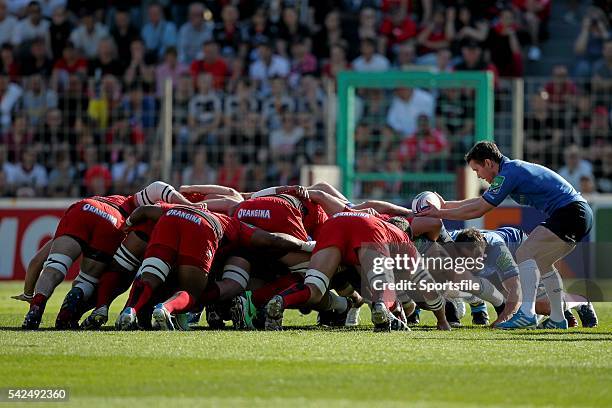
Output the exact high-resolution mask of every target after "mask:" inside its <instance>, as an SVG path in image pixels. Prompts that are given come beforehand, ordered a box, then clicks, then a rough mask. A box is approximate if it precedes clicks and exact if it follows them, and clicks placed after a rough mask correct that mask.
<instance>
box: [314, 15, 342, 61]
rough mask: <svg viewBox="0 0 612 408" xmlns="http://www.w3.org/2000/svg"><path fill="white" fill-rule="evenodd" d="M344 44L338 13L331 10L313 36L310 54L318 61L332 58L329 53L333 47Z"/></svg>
mask: <svg viewBox="0 0 612 408" xmlns="http://www.w3.org/2000/svg"><path fill="white" fill-rule="evenodd" d="M344 42H346V41H345V40H344V33H343V31H342V26H341V23H340V13H339V12H338V11H337V10H333V11H331V12H330V13H328V14H327V15H326V16H325V22H324V25H323V27H322V28H321V29H320V30H319V32H317V34H316V35H315V36H314V38H313V42H312V52H313V54H314V55H315V56H316V57H317V58H318V59H319V60H324V59H327V58H333V56H332V55H331V53H332V50H333V48H334V46H336V45H338V44H341V43H344ZM344 51H345V52H346V50H344ZM345 58H346V57H345Z"/></svg>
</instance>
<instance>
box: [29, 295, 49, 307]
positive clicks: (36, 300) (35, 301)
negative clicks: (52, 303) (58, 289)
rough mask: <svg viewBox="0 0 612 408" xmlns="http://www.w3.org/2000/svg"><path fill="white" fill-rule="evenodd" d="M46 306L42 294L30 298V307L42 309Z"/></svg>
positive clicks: (44, 297)
mask: <svg viewBox="0 0 612 408" xmlns="http://www.w3.org/2000/svg"><path fill="white" fill-rule="evenodd" d="M46 304H47V297H46V296H45V295H43V294H42V293H37V294H35V295H34V297H33V298H32V303H31V304H30V305H32V306H38V307H40V308H44V307H45V305H46Z"/></svg>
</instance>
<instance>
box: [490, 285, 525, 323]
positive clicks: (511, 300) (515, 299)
mask: <svg viewBox="0 0 612 408" xmlns="http://www.w3.org/2000/svg"><path fill="white" fill-rule="evenodd" d="M502 285H503V286H504V289H506V292H507V294H508V295H507V298H506V306H505V307H504V310H503V311H502V312H501V314H500V315H499V316H497V319H496V320H495V321H494V322H493V323H492V324H491V326H495V325H496V324H497V323H501V322H505V321H506V320H508V319H510V318H511V317H512V315H513V314H514V313H516V312H517V311H518V308H519V306H520V303H519V302H520V299H521V282H520V280H519V277H518V276H513V277H511V278H508V279H506V280H504V281H503V282H502Z"/></svg>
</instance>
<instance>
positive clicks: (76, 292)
mask: <svg viewBox="0 0 612 408" xmlns="http://www.w3.org/2000/svg"><path fill="white" fill-rule="evenodd" d="M83 296H84V295H83V290H82V289H81V288H77V287H74V288H72V289H70V291H69V292H68V294H67V295H66V297H65V298H64V303H62V307H61V308H60V311H59V313H58V314H57V319H55V328H56V329H58V330H69V329H78V328H79V308H80V305H81V303H82V301H83Z"/></svg>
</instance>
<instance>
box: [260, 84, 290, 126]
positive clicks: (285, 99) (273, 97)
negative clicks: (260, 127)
mask: <svg viewBox="0 0 612 408" xmlns="http://www.w3.org/2000/svg"><path fill="white" fill-rule="evenodd" d="M271 82H272V86H271V94H270V96H269V97H268V98H266V99H265V100H264V101H263V106H262V115H263V118H262V119H263V123H264V127H265V128H266V129H268V130H276V129H278V128H279V127H280V126H281V115H282V113H283V112H295V110H296V104H295V99H294V98H293V97H292V96H291V95H289V92H288V90H287V81H286V80H285V79H284V78H273V79H272V81H271Z"/></svg>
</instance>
